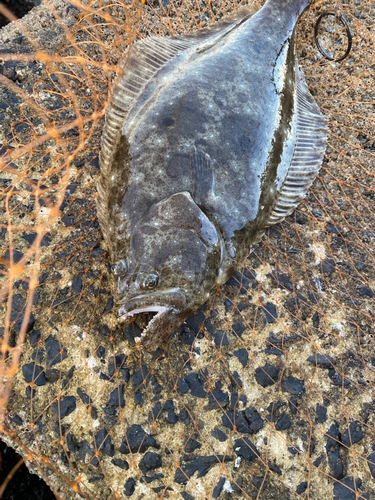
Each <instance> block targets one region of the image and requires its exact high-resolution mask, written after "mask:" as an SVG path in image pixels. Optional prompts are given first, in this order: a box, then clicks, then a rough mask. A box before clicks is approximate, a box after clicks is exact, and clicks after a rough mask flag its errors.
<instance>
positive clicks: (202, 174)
mask: <svg viewBox="0 0 375 500" xmlns="http://www.w3.org/2000/svg"><path fill="white" fill-rule="evenodd" d="M190 178H191V185H192V190H193V197H194V200H195V201H196V203H198V205H205V204H207V202H208V201H210V200H212V199H213V198H214V185H215V179H214V171H213V168H212V164H211V157H210V155H209V154H207V153H205V152H204V151H203V150H202V149H200V148H196V147H195V146H193V148H192V150H191V153H190Z"/></svg>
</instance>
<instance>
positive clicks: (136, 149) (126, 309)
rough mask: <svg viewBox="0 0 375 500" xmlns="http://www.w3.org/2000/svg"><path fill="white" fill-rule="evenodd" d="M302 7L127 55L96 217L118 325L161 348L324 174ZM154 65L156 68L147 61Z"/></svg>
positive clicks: (275, 3) (277, 3)
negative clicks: (142, 324)
mask: <svg viewBox="0 0 375 500" xmlns="http://www.w3.org/2000/svg"><path fill="white" fill-rule="evenodd" d="M310 3H311V2H310V1H308V0H269V1H268V2H267V3H266V4H265V6H264V7H263V8H262V9H260V10H259V11H257V12H256V13H255V14H253V15H251V14H247V15H244V17H243V18H242V19H240V20H238V19H237V20H235V21H233V22H232V23H227V24H225V25H223V26H222V28H221V29H216V31H214V32H212V33H207V32H204V33H202V34H200V33H199V32H198V34H197V35H195V36H193V37H190V38H175V39H149V40H147V39H146V40H144V41H141V42H139V43H137V44H135V45H134V47H133V48H132V49H131V50H130V54H129V57H128V61H127V63H126V64H125V66H124V74H123V76H122V77H121V78H120V80H119V83H118V86H117V88H116V89H115V91H114V94H113V97H112V100H111V106H110V109H109V111H108V112H107V119H106V126H105V130H104V134H103V145H102V152H101V159H100V161H101V165H100V166H101V179H100V182H99V185H98V192H99V197H98V215H99V220H100V223H101V227H102V230H103V234H104V238H105V240H106V243H107V246H108V248H109V251H110V254H111V259H112V262H113V263H114V264H115V263H117V266H116V268H115V271H116V273H117V280H118V283H117V297H116V300H117V304H118V308H119V309H118V311H119V317H121V318H123V319H126V318H128V317H129V316H133V315H135V314H138V313H141V312H147V311H148V312H154V313H157V314H156V316H155V317H154V318H153V319H152V320H151V321H150V323H149V324H148V326H147V328H146V329H145V330H144V332H143V333H142V336H141V338H140V342H141V343H142V347H143V348H144V349H155V348H156V347H158V346H159V345H162V344H163V342H164V341H165V339H166V338H167V337H168V335H169V334H171V333H172V332H173V331H174V330H175V329H176V328H177V327H178V326H179V325H180V324H181V323H182V322H183V321H184V320H185V319H186V318H187V317H188V316H189V315H190V314H191V313H193V312H194V311H196V310H197V308H199V306H201V305H202V304H203V303H204V302H205V301H206V300H207V298H208V296H209V293H210V291H211V290H212V288H213V287H214V286H215V285H220V284H222V283H225V281H226V280H227V279H228V278H229V277H230V275H231V274H232V273H233V271H234V270H235V269H236V268H239V267H240V266H241V264H242V263H243V261H244V259H245V257H246V255H247V254H248V251H249V247H250V246H251V245H252V244H254V243H255V242H257V241H258V240H259V239H260V237H261V236H262V234H263V233H264V231H265V230H266V228H267V227H270V226H271V225H273V224H275V223H277V222H279V221H280V220H282V219H283V218H284V217H285V216H286V215H288V214H289V213H291V211H292V210H293V209H294V208H295V207H296V206H297V205H298V203H299V202H300V200H301V199H302V198H303V197H304V195H305V193H306V191H307V189H308V188H309V186H310V185H311V183H312V181H313V179H314V177H315V176H316V173H317V172H318V170H319V168H320V165H321V161H322V158H323V154H324V150H325V141H326V129H327V126H326V120H325V118H324V117H323V115H322V114H321V113H320V111H319V109H318V107H317V105H316V103H315V102H314V100H313V98H312V97H311V96H310V94H309V92H308V90H307V87H306V84H305V83H304V80H303V75H302V73H301V71H300V70H299V69H298V64H297V60H296V48H295V46H296V43H295V29H294V28H295V25H296V22H297V20H298V18H299V16H300V15H301V13H302V12H303V10H304V9H305V8H306V7H307V6H308V5H309V4H310ZM155 61H156V62H155Z"/></svg>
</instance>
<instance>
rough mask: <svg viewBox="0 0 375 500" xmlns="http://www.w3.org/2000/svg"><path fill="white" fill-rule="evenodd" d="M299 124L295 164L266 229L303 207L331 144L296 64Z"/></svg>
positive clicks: (297, 126)
mask: <svg viewBox="0 0 375 500" xmlns="http://www.w3.org/2000/svg"><path fill="white" fill-rule="evenodd" d="M296 92H297V96H296V97H297V103H296V105H297V118H296V120H297V123H296V135H297V138H296V144H295V147H294V152H293V157H292V161H291V163H290V166H289V169H288V172H287V175H286V178H285V180H284V182H283V185H282V188H281V191H280V193H279V196H278V199H277V202H276V205H275V207H274V209H273V211H272V213H271V214H270V216H269V218H268V220H267V223H266V227H270V226H273V225H274V224H277V223H278V222H281V221H282V220H284V218H285V217H287V216H288V215H290V214H291V213H292V212H293V210H294V209H295V208H296V207H297V206H298V205H299V203H300V202H301V200H302V199H303V198H304V197H305V195H306V193H307V191H308V189H309V188H310V186H311V185H312V183H313V182H314V180H315V178H316V176H317V174H318V172H319V170H320V167H321V165H322V161H323V156H324V152H325V149H326V142H327V133H328V126H327V118H326V117H325V116H324V115H323V114H322V113H321V111H320V109H319V107H318V105H317V104H316V102H315V100H314V98H313V97H312V95H311V94H310V92H309V89H308V87H307V85H306V83H305V80H304V77H303V73H302V71H300V70H299V68H298V64H297V63H296Z"/></svg>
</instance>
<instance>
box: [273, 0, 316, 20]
mask: <svg viewBox="0 0 375 500" xmlns="http://www.w3.org/2000/svg"><path fill="white" fill-rule="evenodd" d="M321 2H322V0H267V2H266V3H265V5H264V9H265V10H267V11H268V10H270V11H271V12H272V15H273V16H277V17H280V18H283V19H288V20H294V21H296V20H297V19H298V18H299V16H300V15H301V14H302V12H303V11H304V10H305V9H306V8H307V7H309V5H311V4H319V3H321Z"/></svg>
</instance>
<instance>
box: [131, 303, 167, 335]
mask: <svg viewBox="0 0 375 500" xmlns="http://www.w3.org/2000/svg"><path fill="white" fill-rule="evenodd" d="M166 309H167V308H166V307H164V308H163V309H160V311H159V312H158V313H157V314H155V316H154V317H153V318H151V319H150V321H149V322H148V325H147V326H146V328H145V329H144V330H143V332H142V333H141V336H140V337H137V338H136V339H135V341H136V342H137V343H139V342H142V340H143V339H144V338H145V337H146V336H147V333H148V330H149V328H150V326H151V325H152V323H153V322H154V321H155V320H156V318H158V317H159V316H160V315H161V314H162V313H163V312H164V311H165V310H166Z"/></svg>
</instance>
